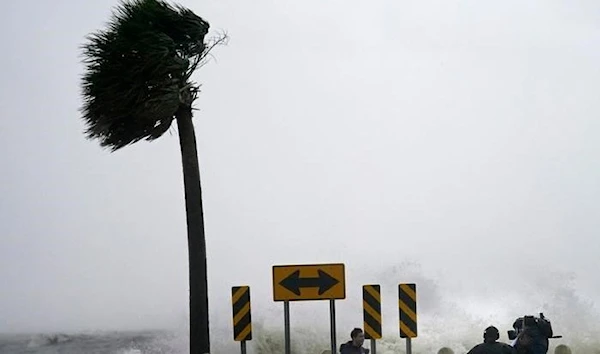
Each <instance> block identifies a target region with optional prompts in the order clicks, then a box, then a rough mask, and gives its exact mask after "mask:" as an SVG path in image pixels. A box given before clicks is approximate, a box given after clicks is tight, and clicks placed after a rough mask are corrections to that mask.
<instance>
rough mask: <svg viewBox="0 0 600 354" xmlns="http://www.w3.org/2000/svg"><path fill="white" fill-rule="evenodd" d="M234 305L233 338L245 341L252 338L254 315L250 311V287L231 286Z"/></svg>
mask: <svg viewBox="0 0 600 354" xmlns="http://www.w3.org/2000/svg"><path fill="white" fill-rule="evenodd" d="M231 305H232V306H233V340H235V341H238V342H243V341H247V340H252V315H251V313H250V287H249V286H234V287H232V288H231Z"/></svg>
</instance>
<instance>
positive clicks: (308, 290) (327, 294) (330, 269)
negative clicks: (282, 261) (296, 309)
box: [273, 263, 346, 301]
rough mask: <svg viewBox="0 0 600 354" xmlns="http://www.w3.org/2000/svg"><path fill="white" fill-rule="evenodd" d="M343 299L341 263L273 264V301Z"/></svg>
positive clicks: (343, 286) (342, 265) (344, 279)
mask: <svg viewBox="0 0 600 354" xmlns="http://www.w3.org/2000/svg"><path fill="white" fill-rule="evenodd" d="M345 298H346V278H345V271H344V264H341V263H335V264H305V265H279V266H273V300H274V301H303V300H304V301H306V300H336V299H345Z"/></svg>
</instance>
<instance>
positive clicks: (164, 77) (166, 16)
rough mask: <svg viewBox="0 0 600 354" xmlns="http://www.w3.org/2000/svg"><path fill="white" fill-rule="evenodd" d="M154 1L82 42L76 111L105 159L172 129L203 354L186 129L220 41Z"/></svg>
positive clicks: (204, 321)
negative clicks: (198, 75)
mask: <svg viewBox="0 0 600 354" xmlns="http://www.w3.org/2000/svg"><path fill="white" fill-rule="evenodd" d="M208 29H209V24H208V23H207V22H206V21H204V20H203V19H202V18H200V17H199V16H197V15H196V14H194V13H193V12H192V11H191V10H189V9H186V8H184V7H181V6H171V5H169V4H167V3H166V2H164V1H161V0H130V1H129V2H124V3H121V4H120V5H119V6H118V7H117V8H116V11H115V12H113V15H112V18H111V20H110V22H109V23H108V25H107V29H105V30H101V31H98V32H96V33H92V34H90V35H89V36H87V37H86V39H87V42H86V43H85V44H84V45H83V54H84V55H83V56H84V60H83V62H84V64H85V66H86V71H85V73H84V75H83V78H82V84H81V86H82V91H83V105H82V108H81V112H82V116H83V120H84V121H85V124H86V136H87V138H88V139H97V140H99V142H100V145H101V146H102V147H105V148H108V149H110V150H111V151H112V152H114V151H116V150H119V149H121V148H123V147H125V146H128V145H130V144H133V143H135V142H138V141H140V140H142V139H145V140H154V139H157V138H159V137H161V136H162V135H163V134H164V133H165V132H166V131H167V130H168V129H169V127H171V123H172V122H173V120H176V121H177V127H178V131H179V143H180V147H181V157H182V165H183V182H184V189H185V207H186V216H187V237H188V256H189V282H190V353H193V354H198V353H202V354H204V353H210V339H209V321H208V291H207V290H208V284H207V267H206V242H205V235H204V219H203V211H202V190H201V186H200V172H199V168H198V155H197V150H196V136H195V133H194V125H193V123H192V104H193V102H194V100H195V99H196V97H197V95H198V92H199V85H197V84H196V83H194V82H192V81H191V79H190V78H191V75H192V73H193V72H194V70H196V68H198V67H200V66H202V65H203V64H204V63H205V62H206V58H207V55H208V54H209V52H210V50H211V49H212V48H213V47H214V46H215V45H217V44H220V43H223V42H224V41H225V40H226V39H227V36H226V35H223V36H220V37H219V38H216V39H215V40H212V41H210V43H206V42H205V36H206V35H207V33H208Z"/></svg>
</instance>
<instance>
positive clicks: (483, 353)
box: [467, 342, 517, 354]
mask: <svg viewBox="0 0 600 354" xmlns="http://www.w3.org/2000/svg"><path fill="white" fill-rule="evenodd" d="M516 353H517V351H516V350H515V348H513V347H511V346H510V345H508V344H505V343H500V342H493V343H481V344H478V345H476V346H475V347H473V349H471V350H469V352H468V353H467V354H516Z"/></svg>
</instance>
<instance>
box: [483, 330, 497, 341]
mask: <svg viewBox="0 0 600 354" xmlns="http://www.w3.org/2000/svg"><path fill="white" fill-rule="evenodd" d="M499 338H500V332H498V328H496V327H494V326H489V327H488V328H486V329H485V331H484V332H483V341H484V342H485V343H494V342H496V341H497V340H498V339H499Z"/></svg>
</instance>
